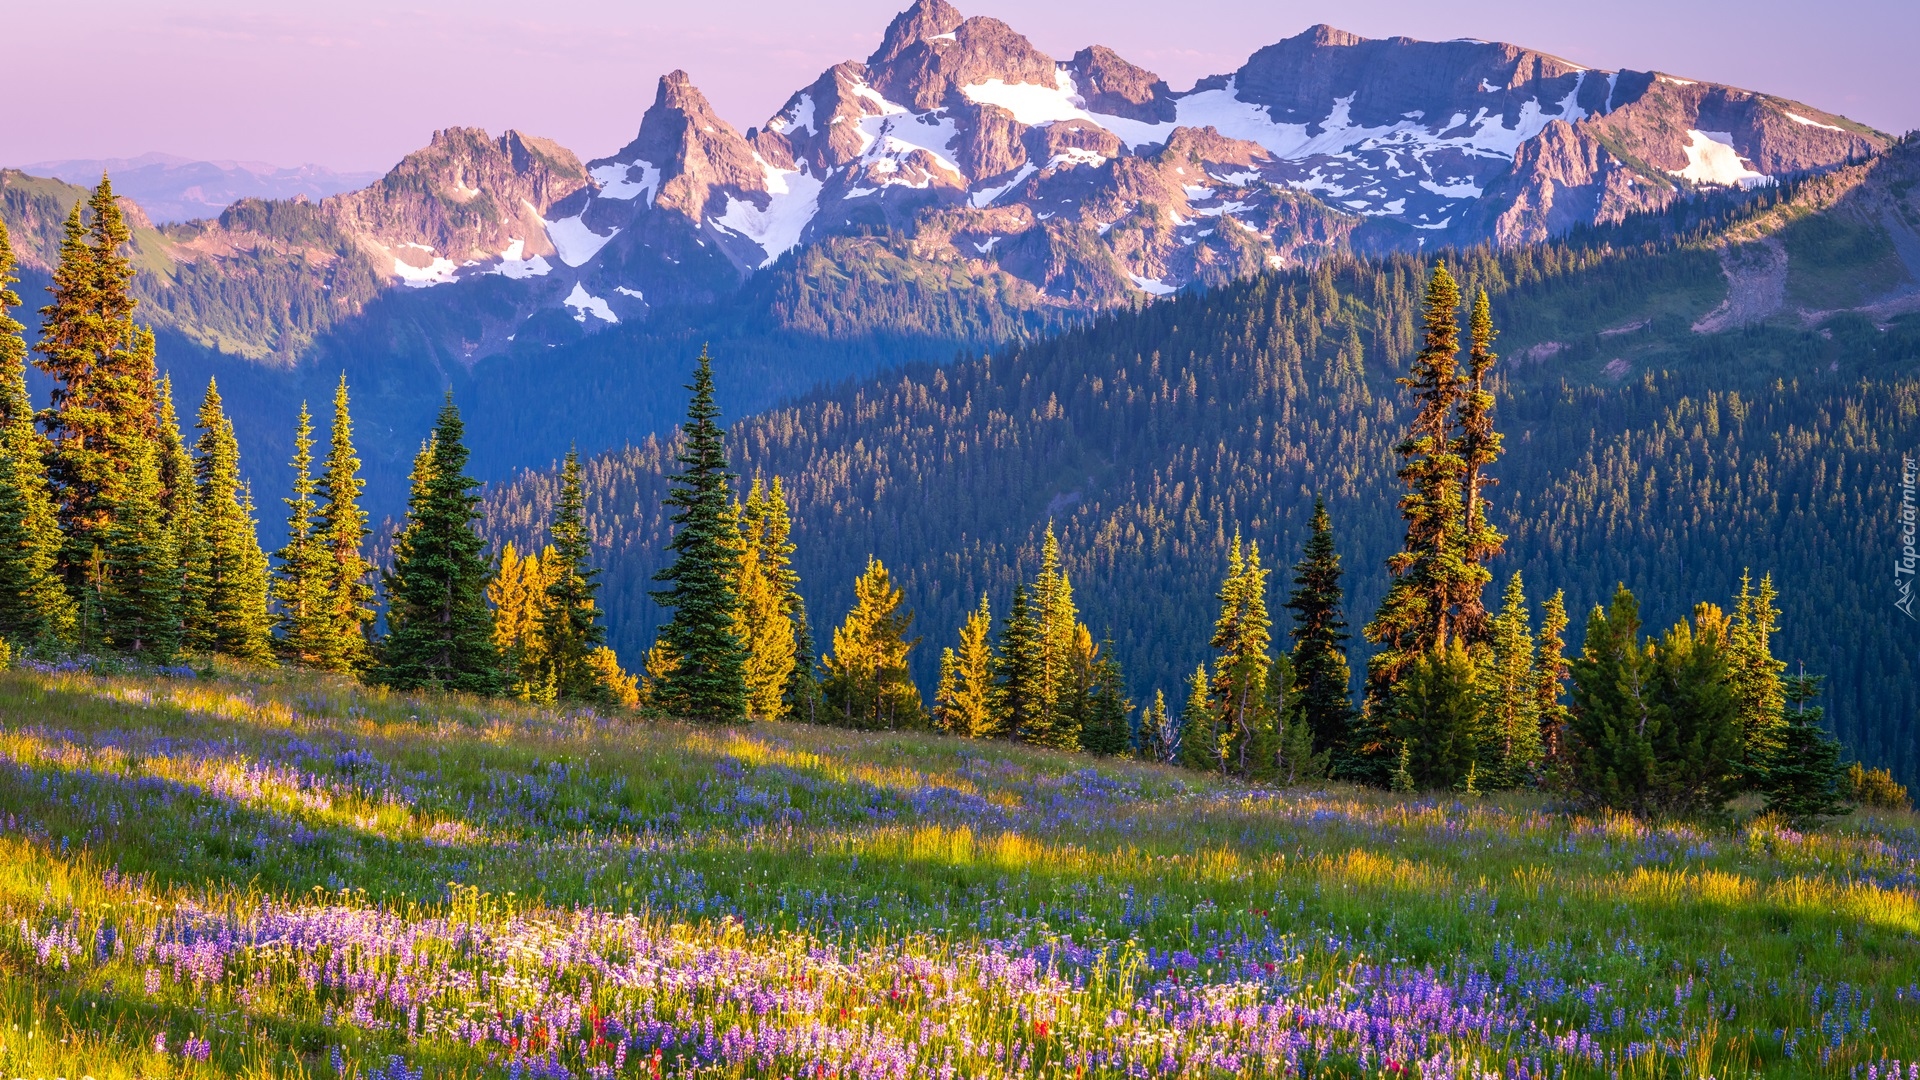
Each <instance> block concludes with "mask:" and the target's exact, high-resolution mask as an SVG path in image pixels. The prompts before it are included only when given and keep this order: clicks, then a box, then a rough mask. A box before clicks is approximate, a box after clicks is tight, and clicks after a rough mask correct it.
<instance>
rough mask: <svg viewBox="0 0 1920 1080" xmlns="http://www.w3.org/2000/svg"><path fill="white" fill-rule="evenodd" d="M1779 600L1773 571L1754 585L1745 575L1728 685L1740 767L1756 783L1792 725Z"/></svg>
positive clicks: (1733, 628) (1738, 599)
mask: <svg viewBox="0 0 1920 1080" xmlns="http://www.w3.org/2000/svg"><path fill="white" fill-rule="evenodd" d="M1775 599H1777V594H1776V593H1775V592H1774V588H1773V575H1772V574H1764V575H1762V576H1761V578H1760V587H1759V588H1758V589H1755V588H1754V587H1753V579H1752V576H1751V575H1750V574H1749V573H1742V574H1741V575H1740V595H1739V596H1737V597H1735V599H1734V605H1733V621H1732V624H1731V625H1730V626H1729V627H1728V642H1727V685H1728V688H1729V689H1730V690H1731V691H1732V692H1733V701H1734V709H1735V710H1736V712H1737V715H1738V717H1739V725H1740V741H1741V755H1740V763H1741V769H1742V770H1743V771H1744V772H1745V774H1746V776H1747V778H1748V780H1749V782H1751V783H1754V784H1756V785H1757V784H1762V783H1764V779H1763V778H1764V777H1765V775H1766V772H1767V769H1768V768H1769V767H1770V763H1771V762H1773V761H1774V759H1775V758H1776V757H1777V756H1778V754H1779V752H1780V748H1781V746H1782V744H1783V739H1784V737H1785V731H1784V729H1785V727H1786V724H1787V721H1786V719H1785V716H1786V711H1785V710H1786V692H1785V688H1784V685H1783V684H1782V682H1781V679H1780V673H1781V672H1783V671H1785V670H1786V669H1787V665H1786V663H1785V662H1784V661H1781V660H1776V659H1774V655H1773V635H1774V634H1776V633H1778V632H1779V631H1780V611H1779V609H1778V608H1776V607H1775V606H1774V601H1775Z"/></svg>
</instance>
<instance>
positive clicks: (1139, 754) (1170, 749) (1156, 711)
mask: <svg viewBox="0 0 1920 1080" xmlns="http://www.w3.org/2000/svg"><path fill="white" fill-rule="evenodd" d="M1179 747H1180V728H1179V726H1178V725H1177V724H1176V723H1175V722H1174V719H1173V717H1171V716H1169V715H1167V695H1166V693H1165V692H1164V691H1160V690H1155V691H1154V692H1153V704H1152V705H1149V706H1148V707H1147V711H1146V712H1145V713H1143V714H1142V715H1141V717H1140V729H1139V730H1138V731H1136V732H1135V733H1134V740H1133V756H1134V757H1136V758H1139V759H1140V760H1141V761H1152V762H1156V763H1159V764H1166V763H1168V762H1171V761H1173V759H1174V756H1175V754H1176V753H1177V752H1178V750H1179Z"/></svg>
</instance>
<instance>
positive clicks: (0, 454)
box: [0, 221, 76, 648]
mask: <svg viewBox="0 0 1920 1080" xmlns="http://www.w3.org/2000/svg"><path fill="white" fill-rule="evenodd" d="M17 280H18V278H17V276H16V275H15V272H14V256H13V247H12V245H11V243H10V242H9V240H8V237H7V227H6V223H5V222H4V221H0V638H4V639H5V640H6V641H8V642H10V643H12V644H13V645H15V646H22V647H41V648H52V647H55V646H57V645H59V644H60V643H61V642H63V641H66V640H69V639H71V638H72V636H73V633H74V631H75V618H76V611H75V608H74V603H73V598H72V597H71V596H70V595H69V594H68V593H67V590H66V587H65V585H64V584H63V583H62V581H61V579H60V556H61V545H62V540H63V538H62V536H61V534H60V526H59V522H58V521H57V520H56V519H55V517H54V508H53V496H52V493H51V492H50V491H49V489H48V486H47V474H46V466H45V463H44V456H45V446H44V441H43V440H42V439H41V437H40V433H39V431H37V430H36V429H35V428H34V424H33V420H34V418H33V402H32V399H31V398H30V397H29V396H28V394H27V344H26V341H25V339H24V337H23V336H22V335H23V334H24V332H25V329H26V328H25V327H23V326H21V325H20V322H19V321H18V320H17V319H15V318H14V317H13V315H12V311H13V309H14V308H17V307H19V306H20V296H19V294H18V293H16V292H14V291H13V288H12V286H13V284H14V282H15V281H17Z"/></svg>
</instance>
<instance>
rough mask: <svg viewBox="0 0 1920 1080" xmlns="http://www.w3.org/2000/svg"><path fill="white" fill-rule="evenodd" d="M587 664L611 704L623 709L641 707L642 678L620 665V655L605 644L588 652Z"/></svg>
mask: <svg viewBox="0 0 1920 1080" xmlns="http://www.w3.org/2000/svg"><path fill="white" fill-rule="evenodd" d="M587 664H588V665H589V666H590V667H592V668H593V672H594V677H595V678H596V679H598V680H599V683H600V692H601V694H603V695H604V696H605V698H606V701H607V703H608V704H610V705H614V706H617V707H619V708H622V709H637V708H639V707H640V679H639V678H638V677H637V676H635V675H631V674H629V673H628V672H627V670H626V669H625V668H623V667H621V666H620V657H619V656H617V655H616V654H615V653H614V651H613V650H612V649H609V648H607V647H606V646H605V645H602V646H600V647H599V648H597V649H595V650H593V651H592V652H591V653H588V654H587Z"/></svg>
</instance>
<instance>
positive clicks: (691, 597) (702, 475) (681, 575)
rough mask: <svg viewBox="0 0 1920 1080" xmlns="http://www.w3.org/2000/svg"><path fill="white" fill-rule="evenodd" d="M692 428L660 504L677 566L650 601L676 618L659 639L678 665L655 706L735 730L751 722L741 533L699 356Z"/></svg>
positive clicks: (664, 574) (708, 372)
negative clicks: (739, 632)
mask: <svg viewBox="0 0 1920 1080" xmlns="http://www.w3.org/2000/svg"><path fill="white" fill-rule="evenodd" d="M687 389H688V390H691V391H692V392H693V398H692V401H691V402H689V404H688V406H687V425H686V427H685V429H684V430H683V432H682V437H683V439H684V442H683V445H682V447H681V450H680V453H679V456H678V458H677V459H676V460H677V461H678V463H679V465H680V472H679V473H678V474H676V475H675V476H674V477H673V478H672V481H671V486H670V488H669V491H668V493H667V496H666V498H665V499H664V500H663V502H664V503H665V504H666V505H667V506H670V507H673V508H674V510H675V513H674V515H673V519H672V520H673V526H674V529H673V539H672V540H671V541H669V542H668V544H667V547H668V548H669V549H670V550H671V551H672V552H673V556H674V557H673V562H672V564H671V565H669V566H667V567H666V568H665V569H663V570H661V571H660V572H659V573H658V574H656V575H655V576H654V580H655V581H659V582H662V583H664V584H666V585H667V586H668V587H667V588H665V589H661V590H658V591H656V592H655V593H654V594H653V597H654V599H655V600H657V601H658V602H659V603H660V604H661V605H662V606H665V607H668V608H671V609H672V610H673V614H672V616H671V617H669V618H668V620H667V623H666V625H665V626H663V627H661V628H660V640H661V642H662V644H663V645H664V646H665V648H666V649H667V651H668V652H669V653H670V654H671V655H672V656H673V658H674V663H673V665H672V667H671V668H669V669H667V670H666V672H665V678H664V681H663V682H662V684H661V685H660V686H659V687H657V688H656V700H655V702H654V706H655V707H656V708H660V709H664V710H666V711H668V712H671V713H673V714H676V715H678V716H680V717H683V718H685V719H688V720H700V721H706V722H709V723H734V722H737V721H740V720H744V719H746V717H747V680H746V660H747V657H746V648H745V646H744V645H743V643H742V642H741V641H740V639H739V638H738V637H737V636H736V634H735V629H734V613H735V610H736V609H737V607H738V605H739V597H738V596H737V595H736V594H735V592H734V582H735V581H736V580H737V577H738V572H739V568H738V566H737V565H736V561H735V549H736V548H737V547H738V545H739V538H740V533H739V528H738V526H737V524H736V519H735V517H734V513H733V505H732V498H731V496H730V494H729V492H728V488H727V485H728V483H729V482H731V481H732V479H733V475H732V474H731V473H729V472H728V471H727V452H726V435H725V433H724V432H723V431H722V430H721V428H720V424H719V418H720V408H719V406H718V405H716V404H715V403H714V400H713V359H712V358H711V357H709V356H708V355H707V350H706V349H704V348H702V349H701V350H700V361H699V367H698V368H697V369H696V370H695V372H694V376H693V382H692V383H691V384H690V385H689V386H688V387H687Z"/></svg>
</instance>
